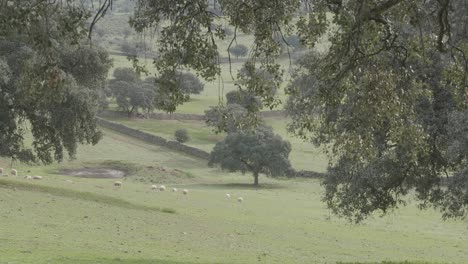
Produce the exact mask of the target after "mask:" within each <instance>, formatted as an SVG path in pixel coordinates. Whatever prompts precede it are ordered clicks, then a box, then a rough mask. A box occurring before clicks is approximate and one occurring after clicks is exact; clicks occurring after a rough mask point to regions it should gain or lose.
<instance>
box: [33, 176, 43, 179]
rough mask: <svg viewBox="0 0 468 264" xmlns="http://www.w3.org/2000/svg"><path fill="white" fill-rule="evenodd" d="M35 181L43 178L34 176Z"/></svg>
mask: <svg viewBox="0 0 468 264" xmlns="http://www.w3.org/2000/svg"><path fill="white" fill-rule="evenodd" d="M32 178H33V180H42V176H33V177H32Z"/></svg>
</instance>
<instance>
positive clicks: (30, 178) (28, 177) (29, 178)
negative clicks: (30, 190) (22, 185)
mask: <svg viewBox="0 0 468 264" xmlns="http://www.w3.org/2000/svg"><path fill="white" fill-rule="evenodd" d="M24 178H25V179H26V180H32V179H33V177H31V176H29V175H26V176H24Z"/></svg>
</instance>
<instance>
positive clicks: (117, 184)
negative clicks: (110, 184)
mask: <svg viewBox="0 0 468 264" xmlns="http://www.w3.org/2000/svg"><path fill="white" fill-rule="evenodd" d="M114 186H115V187H122V182H121V181H115V182H114Z"/></svg>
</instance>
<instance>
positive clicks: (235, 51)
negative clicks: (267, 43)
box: [229, 44, 249, 59]
mask: <svg viewBox="0 0 468 264" xmlns="http://www.w3.org/2000/svg"><path fill="white" fill-rule="evenodd" d="M248 52H249V49H248V48H247V47H246V46H245V45H243V44H239V45H236V46H233V47H231V48H230V49H229V53H231V54H232V55H234V56H236V59H238V58H239V57H245V56H247V53H248Z"/></svg>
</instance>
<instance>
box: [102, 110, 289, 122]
mask: <svg viewBox="0 0 468 264" xmlns="http://www.w3.org/2000/svg"><path fill="white" fill-rule="evenodd" d="M98 115H99V116H100V117H103V118H128V115H127V113H125V112H120V111H111V110H102V111H100V112H99V113H98ZM260 115H261V116H262V117H284V116H286V114H285V111H282V110H276V111H263V112H260ZM141 117H142V118H150V119H157V120H198V121H204V120H205V115H198V114H180V113H173V114H168V113H149V114H148V115H147V116H145V115H143V114H141Z"/></svg>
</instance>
